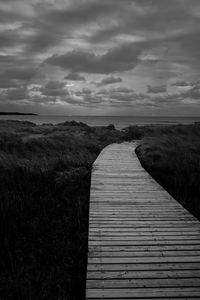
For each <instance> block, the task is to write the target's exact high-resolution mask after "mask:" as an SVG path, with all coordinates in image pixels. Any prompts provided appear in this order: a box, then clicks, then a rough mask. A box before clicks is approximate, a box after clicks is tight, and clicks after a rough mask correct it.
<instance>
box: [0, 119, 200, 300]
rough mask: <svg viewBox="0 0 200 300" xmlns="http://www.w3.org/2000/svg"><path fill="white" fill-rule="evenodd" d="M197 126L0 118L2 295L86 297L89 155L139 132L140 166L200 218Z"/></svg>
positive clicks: (199, 133) (73, 299) (57, 299)
mask: <svg viewBox="0 0 200 300" xmlns="http://www.w3.org/2000/svg"><path fill="white" fill-rule="evenodd" d="M199 138H200V127H199V126H197V125H189V126H142V127H138V126H132V127H128V128H126V129H125V130H123V131H121V132H120V131H117V130H115V128H114V126H112V125H110V126H108V127H96V128H95V127H89V126H87V125H85V124H83V123H77V122H66V123H62V124H58V125H54V126H53V125H51V124H44V125H40V126H36V125H35V124H33V123H30V122H18V121H0V189H1V194H0V230H1V232H0V245H1V255H0V299H3V300H4V299H5V300H7V299H8V300H11V299H12V300H13V299H16V300H21V299H28V300H36V299H37V300H38V299H41V300H43V299H45V300H46V299H48V300H51V299H52V300H54V299H55V300H67V299H70V300H81V299H84V291H85V274H86V261H87V233H88V202H89V191H90V174H91V167H92V163H93V161H94V160H95V159H96V157H97V156H98V154H99V152H100V151H101V149H102V148H104V147H105V146H106V145H108V144H110V143H113V142H121V141H132V140H135V139H137V140H138V139H139V140H140V141H139V146H138V148H137V154H138V156H139V158H140V160H141V163H142V165H143V166H144V167H145V168H146V170H147V171H148V172H150V174H151V175H152V176H153V177H154V178H155V179H156V180H157V181H158V182H159V183H160V184H161V185H163V186H164V188H166V189H167V190H168V191H169V192H170V193H171V194H172V195H173V196H174V197H175V198H176V199H177V200H178V201H180V202H181V203H182V204H183V205H184V206H185V207H187V208H188V209H189V210H190V211H191V212H192V213H193V214H195V215H196V216H197V217H198V218H200V213H199V209H200V201H199V199H200V186H199V174H200V139H199Z"/></svg>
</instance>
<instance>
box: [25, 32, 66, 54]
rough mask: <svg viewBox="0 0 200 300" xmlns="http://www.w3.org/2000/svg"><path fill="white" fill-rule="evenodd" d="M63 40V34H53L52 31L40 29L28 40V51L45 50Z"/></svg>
mask: <svg viewBox="0 0 200 300" xmlns="http://www.w3.org/2000/svg"><path fill="white" fill-rule="evenodd" d="M61 40H62V36H60V35H57V34H53V33H52V32H51V31H50V32H48V31H44V30H39V31H36V32H35V33H34V35H33V36H30V37H29V38H27V40H26V47H25V48H26V51H27V52H33V53H37V52H43V51H45V50H47V49H48V48H51V47H54V46H55V45H58V44H59V43H60V42H61Z"/></svg>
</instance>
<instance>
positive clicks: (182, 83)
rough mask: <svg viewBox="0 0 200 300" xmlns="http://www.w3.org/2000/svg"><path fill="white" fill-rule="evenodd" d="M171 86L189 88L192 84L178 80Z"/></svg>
mask: <svg viewBox="0 0 200 300" xmlns="http://www.w3.org/2000/svg"><path fill="white" fill-rule="evenodd" d="M171 85H172V86H178V87H188V86H191V85H192V84H191V83H190V82H187V81H184V80H179V81H176V82H174V83H172V84H171Z"/></svg>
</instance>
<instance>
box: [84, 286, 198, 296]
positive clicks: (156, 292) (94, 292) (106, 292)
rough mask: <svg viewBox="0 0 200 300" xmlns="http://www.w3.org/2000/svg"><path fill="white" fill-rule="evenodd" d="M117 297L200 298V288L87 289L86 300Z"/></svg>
mask: <svg viewBox="0 0 200 300" xmlns="http://www.w3.org/2000/svg"><path fill="white" fill-rule="evenodd" d="M119 297H121V298H123V297H124V299H127V298H129V299H135V298H138V297H139V298H142V299H145V298H146V297H152V298H158V297H163V298H166V297H172V298H173V297H175V298H177V297H179V298H180V297H199V298H200V288H199V287H193V288H188V287H176V288H161V289H158V288H147V287H145V288H137V289H134V288H127V289H120V288H119V289H118V288H112V289H88V290H87V298H88V299H91V298H108V299H119Z"/></svg>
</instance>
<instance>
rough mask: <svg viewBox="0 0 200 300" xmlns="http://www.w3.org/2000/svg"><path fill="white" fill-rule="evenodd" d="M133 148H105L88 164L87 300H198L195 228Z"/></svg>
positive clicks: (198, 234)
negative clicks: (141, 162) (143, 164)
mask: <svg viewBox="0 0 200 300" xmlns="http://www.w3.org/2000/svg"><path fill="white" fill-rule="evenodd" d="M134 147H135V146H134V145H133V144H130V143H124V144H113V145H109V146H108V147H106V148H105V149H104V150H103V151H102V152H101V153H100V155H99V157H98V158H97V160H96V161H95V163H94V164H93V170H92V178H91V195H90V214H89V238H88V265H87V287H86V299H91V300H92V299H93V300H94V299H95V300H98V299H99V300H100V299H107V300H108V299H118V300H124V299H140V300H141V299H149V300H150V299H157V300H158V299H165V300H166V299H193V298H194V299H200V223H199V221H198V220H197V219H196V218H194V217H193V216H192V215H191V214H190V213H189V212H188V211H187V210H186V209H185V208H183V207H182V206H181V205H180V204H179V203H178V202H177V201H175V200H174V199H173V198H172V196H171V195H169V194H168V193H167V192H166V191H165V190H164V189H163V188H162V187H161V186H160V185H158V184H157V183H156V182H155V181H154V180H153V178H152V177H151V176H150V175H149V174H147V173H146V171H145V170H144V169H143V168H142V167H141V165H140V162H139V160H138V158H137V156H136V155H135V152H134Z"/></svg>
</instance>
